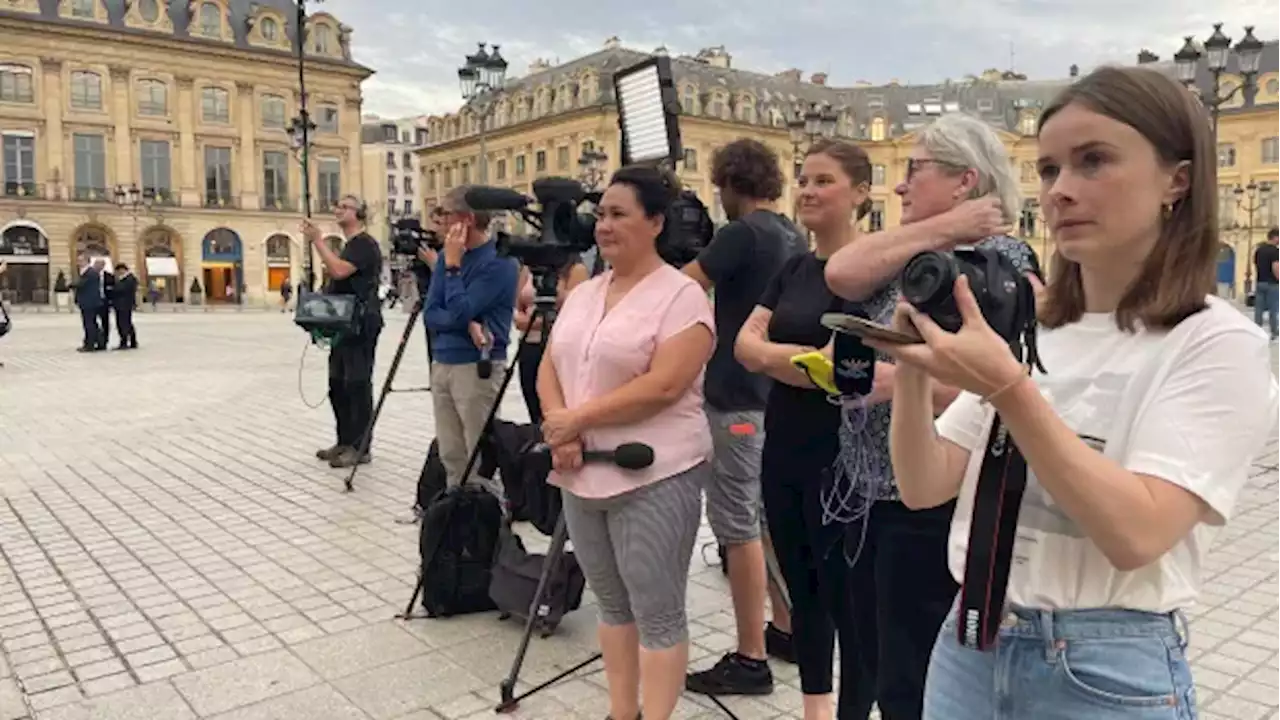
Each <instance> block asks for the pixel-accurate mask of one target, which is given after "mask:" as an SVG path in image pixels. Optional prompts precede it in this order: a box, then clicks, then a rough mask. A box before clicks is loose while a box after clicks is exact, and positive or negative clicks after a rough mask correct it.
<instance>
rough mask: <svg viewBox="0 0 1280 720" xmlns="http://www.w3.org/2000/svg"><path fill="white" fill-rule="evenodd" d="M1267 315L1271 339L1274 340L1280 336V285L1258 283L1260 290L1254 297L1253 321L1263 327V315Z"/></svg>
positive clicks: (1258, 289)
mask: <svg viewBox="0 0 1280 720" xmlns="http://www.w3.org/2000/svg"><path fill="white" fill-rule="evenodd" d="M1263 313H1266V314H1267V320H1268V325H1269V328H1268V329H1269V330H1271V338H1272V339H1273V340H1274V339H1275V338H1276V336H1277V335H1280V332H1277V331H1278V330H1280V327H1277V322H1280V321H1277V319H1276V315H1277V313H1280V285H1277V284H1275V283H1269V282H1260V283H1258V288H1257V290H1256V291H1255V294H1254V297H1253V321H1254V322H1255V323H1257V324H1258V327H1262V314H1263Z"/></svg>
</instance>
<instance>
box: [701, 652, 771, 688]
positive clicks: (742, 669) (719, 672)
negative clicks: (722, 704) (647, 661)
mask: <svg viewBox="0 0 1280 720" xmlns="http://www.w3.org/2000/svg"><path fill="white" fill-rule="evenodd" d="M684 687H685V689H686V690H688V691H689V692H694V693H698V694H699V695H768V694H770V693H772V692H773V673H772V672H770V670H769V663H768V662H767V661H765V660H751V659H749V658H745V657H743V656H741V655H739V654H738V653H736V652H732V653H729V654H728V655H725V656H724V657H722V658H720V662H718V663H716V664H715V665H714V666H712V667H711V668H710V669H708V670H703V671H702V672H696V673H692V674H690V675H689V676H688V677H686V678H685V682H684Z"/></svg>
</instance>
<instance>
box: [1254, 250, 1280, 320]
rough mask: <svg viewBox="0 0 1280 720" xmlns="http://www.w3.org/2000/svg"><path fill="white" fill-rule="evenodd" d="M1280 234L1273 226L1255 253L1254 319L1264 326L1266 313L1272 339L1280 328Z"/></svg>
mask: <svg viewBox="0 0 1280 720" xmlns="http://www.w3.org/2000/svg"><path fill="white" fill-rule="evenodd" d="M1278 235H1280V229H1277V228H1271V230H1270V232H1268V233H1267V241H1266V242H1265V243H1263V244H1261V245H1259V246H1258V249H1257V250H1255V251H1254V253H1253V271H1254V277H1255V278H1257V279H1258V285H1257V289H1256V291H1255V292H1256V294H1255V295H1254V297H1253V321H1254V322H1256V323H1258V327H1262V316H1263V315H1264V314H1266V315H1267V316H1268V320H1267V325H1268V329H1269V330H1270V331H1271V339H1272V340H1275V339H1276V337H1277V330H1280V327H1277V324H1278V321H1277V318H1276V315H1277V314H1278V313H1280V278H1277V277H1276V276H1277V272H1276V271H1277V269H1278V268H1277V267H1276V266H1277V264H1280V247H1278V246H1277V244H1276V243H1277V236H1278Z"/></svg>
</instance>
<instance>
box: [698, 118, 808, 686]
mask: <svg viewBox="0 0 1280 720" xmlns="http://www.w3.org/2000/svg"><path fill="white" fill-rule="evenodd" d="M711 166H712V167H711V181H712V183H713V184H715V186H716V187H717V189H719V191H720V201H721V204H722V205H723V206H724V209H725V213H726V214H727V215H728V216H729V218H730V220H731V222H730V223H729V224H728V225H725V226H724V227H722V228H720V230H719V231H718V232H717V233H716V235H715V237H714V238H713V239H712V241H711V244H710V245H708V246H707V247H706V249H705V250H703V251H702V253H701V254H700V255H699V256H698V259H697V260H694V261H693V262H692V263H689V265H687V266H686V267H685V269H684V271H685V273H686V274H687V275H689V276H690V277H692V278H693V279H695V280H697V281H698V282H699V283H701V284H702V286H703V287H704V288H706V289H708V290H710V289H711V288H712V287H714V288H715V320H716V336H717V337H716V349H715V353H714V354H713V355H712V357H711V360H710V362H708V363H707V374H706V381H705V385H704V388H705V389H704V392H705V394H706V413H707V420H708V421H709V422H710V425H711V436H712V439H713V441H714V443H715V457H714V460H713V463H712V466H713V471H714V472H713V477H712V482H711V484H710V486H709V487H707V518H708V520H709V521H710V523H711V529H712V531H713V532H714V533H715V535H716V540H717V541H718V542H719V543H720V544H721V545H722V546H723V547H724V548H725V552H726V553H727V561H728V569H729V585H730V588H731V590H732V593H733V609H734V616H735V617H736V619H737V625H738V648H737V651H736V652H732V653H729V654H727V655H725V656H724V657H723V658H721V660H720V661H719V662H718V663H716V665H715V666H714V667H712V668H710V669H708V670H704V671H702V672H698V673H694V674H692V675H690V676H689V678H688V681H687V683H686V686H687V687H688V689H689V690H690V691H691V692H697V693H703V694H709V695H746V694H749V695H762V694H767V693H769V692H772V691H773V675H772V673H771V672H770V671H769V665H768V663H767V662H766V658H765V656H766V650H767V651H768V652H769V653H771V654H777V655H783V656H788V655H790V652H789V650H788V649H787V648H788V647H789V645H790V636H789V632H790V624H789V618H788V616H787V614H786V607H785V605H784V604H783V603H782V601H781V598H780V596H779V595H778V594H777V593H776V592H775V597H774V599H773V603H772V604H773V614H774V622H773V623H770V624H769V627H768V629H766V628H765V625H764V600H765V592H766V587H767V585H768V582H767V575H766V573H765V559H764V552H765V548H764V545H763V543H762V542H761V527H760V524H761V519H760V514H761V513H760V510H761V499H760V452H761V449H762V448H763V446H764V408H765V403H766V400H767V398H768V396H769V387H770V385H772V380H770V379H769V378H767V377H765V376H763V375H755V374H753V373H750V372H748V371H747V370H746V369H745V368H744V367H742V364H741V363H739V362H738V361H737V359H736V358H734V356H733V344H734V340H735V339H736V338H737V337H738V331H739V330H740V329H741V328H742V325H743V323H745V322H746V320H747V316H748V315H750V314H751V311H752V310H753V309H754V308H755V306H756V303H757V302H758V301H759V299H760V295H761V293H763V292H764V289H765V288H766V287H767V286H768V284H769V280H770V279H771V278H772V277H773V276H774V274H775V273H777V272H778V270H779V269H780V268H781V267H782V266H783V265H784V264H785V263H786V261H787V259H788V258H790V257H791V256H792V255H795V254H797V253H803V252H805V250H806V249H807V248H806V246H805V241H804V238H803V236H802V235H801V233H800V231H799V230H798V229H797V228H796V226H795V225H793V224H792V223H791V221H789V220H787V219H786V218H785V217H783V216H781V215H779V214H777V213H776V212H774V211H773V210H771V209H770V208H771V207H772V206H773V204H774V202H776V201H777V199H778V198H779V197H781V196H782V184H783V177H782V171H781V170H780V169H779V166H778V157H777V155H776V154H775V153H774V152H773V151H772V150H770V149H769V148H768V147H767V146H765V145H764V144H763V143H760V142H759V141H756V140H751V139H748V138H743V139H740V140H736V141H734V142H732V143H730V144H728V145H726V146H724V147H722V148H720V149H718V150H717V151H716V153H715V155H714V156H713V157H712V160H711ZM779 624H782V625H783V626H784V627H782V628H779V627H778V625H779Z"/></svg>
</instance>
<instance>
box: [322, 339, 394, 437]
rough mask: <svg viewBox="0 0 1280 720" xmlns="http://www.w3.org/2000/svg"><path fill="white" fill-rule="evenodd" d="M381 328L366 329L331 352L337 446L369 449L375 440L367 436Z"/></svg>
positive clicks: (330, 370) (330, 400)
mask: <svg viewBox="0 0 1280 720" xmlns="http://www.w3.org/2000/svg"><path fill="white" fill-rule="evenodd" d="M380 332H381V328H380V327H379V328H376V329H374V328H370V329H367V330H366V331H365V332H364V333H363V334H361V335H360V336H359V337H355V338H348V339H346V340H343V341H342V342H340V343H338V344H337V345H335V346H333V347H332V348H330V350H329V404H330V405H332V406H333V417H334V420H335V421H336V423H337V429H338V444H339V445H342V446H344V447H359V448H363V449H364V450H366V451H367V450H368V449H369V448H370V447H371V446H372V445H373V437H372V435H370V437H367V438H366V437H364V434H365V430H366V429H367V428H368V427H369V421H370V420H371V419H372V418H373V359H374V355H375V354H376V352H377V349H378V334H379V333H380Z"/></svg>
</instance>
